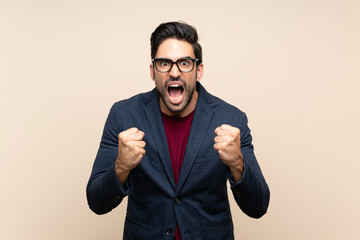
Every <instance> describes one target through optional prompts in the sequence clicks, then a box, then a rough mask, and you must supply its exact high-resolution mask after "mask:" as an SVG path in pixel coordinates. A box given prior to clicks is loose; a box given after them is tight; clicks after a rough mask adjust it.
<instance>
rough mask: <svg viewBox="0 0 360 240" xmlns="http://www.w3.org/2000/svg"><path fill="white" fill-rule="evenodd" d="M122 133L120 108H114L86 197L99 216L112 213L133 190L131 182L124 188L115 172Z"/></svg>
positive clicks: (101, 143) (110, 114) (108, 119)
mask: <svg viewBox="0 0 360 240" xmlns="http://www.w3.org/2000/svg"><path fill="white" fill-rule="evenodd" d="M121 131H122V129H121V121H120V113H119V108H118V107H117V106H116V103H115V104H114V105H113V106H112V108H111V110H110V113H109V115H108V117H107V120H106V123H105V127H104V131H103V135H102V138H101V142H100V147H99V150H98V152H97V155H96V158H95V162H94V165H93V169H92V172H91V176H90V179H89V181H88V184H87V187H86V196H87V201H88V204H89V207H90V209H91V210H92V211H93V212H95V213H97V214H104V213H107V212H110V211H111V210H112V209H113V208H115V207H116V206H118V205H119V204H120V203H121V201H122V199H123V198H124V197H125V196H127V195H128V194H129V192H130V190H131V187H130V185H131V184H130V182H129V181H127V182H126V183H125V185H124V186H123V185H122V184H121V183H120V180H119V178H118V177H117V175H116V172H115V160H116V157H117V155H118V134H119V133H120V132H121Z"/></svg>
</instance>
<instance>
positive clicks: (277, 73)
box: [0, 0, 360, 240]
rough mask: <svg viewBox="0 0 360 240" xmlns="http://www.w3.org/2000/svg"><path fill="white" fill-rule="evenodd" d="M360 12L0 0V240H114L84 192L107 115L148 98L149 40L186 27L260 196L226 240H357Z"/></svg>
mask: <svg viewBox="0 0 360 240" xmlns="http://www.w3.org/2000/svg"><path fill="white" fill-rule="evenodd" d="M359 12H360V1H356V0H354V1H351V0H327V1H325V0H323V1H321V0H303V1H300V0H293V1H291V0H274V1H267V0H253V1H236V0H233V1H230V0H223V1H205V0H197V1H194V0H191V1H188V0H183V1H156V0H152V1H121V0H103V1H95V0H62V1H60V0H59V1H55V0H53V1H49V0H31V1H25V0H23V1H21V0H12V1H10V0H0V97H1V98H0V100H1V102H0V104H1V105H0V123H1V124H0V126H1V129H0V130H1V134H0V150H1V155H0V166H1V167H0V184H1V185H0V186H1V188H0V191H1V193H0V239H4V240H20V239H21V240H23V239H24V240H25V239H26V240H28V239H37V240H47V239H55V240H56V239H87V240H90V239H109V240H110V239H114V240H115V239H122V230H123V229H122V228H123V222H124V217H125V216H124V215H125V207H126V201H124V202H123V203H122V205H121V206H119V207H118V208H116V209H114V210H113V211H112V212H111V213H109V214H106V215H102V216H98V215H95V214H94V213H92V212H91V211H90V209H89V208H88V206H87V202H86V196H85V187H86V184H87V181H88V177H89V175H90V171H91V168H92V164H93V161H94V158H95V155H96V152H97V149H98V146H99V142H100V137H101V134H102V129H103V126H104V122H105V119H106V117H107V114H108V112H109V109H110V107H111V105H112V104H113V103H114V102H115V101H118V100H121V99H125V98H128V97H130V96H132V95H134V94H136V93H140V92H145V91H149V90H151V89H152V88H153V87H154V83H153V82H152V81H151V79H150V76H149V64H150V43H149V38H150V34H151V33H152V31H153V30H154V29H155V28H156V27H157V26H158V25H159V24H160V23H161V22H165V21H173V20H183V21H186V22H188V23H190V24H192V25H194V26H195V27H196V28H197V30H198V32H199V35H200V43H201V44H202V47H203V52H204V65H205V75H204V77H203V79H202V81H201V82H202V84H203V85H204V86H205V88H207V90H208V91H210V92H211V93H213V94H214V95H217V96H218V97H220V98H223V99H224V100H226V101H228V102H230V103H232V104H233V105H235V106H237V107H238V108H240V109H241V110H243V111H245V112H246V113H247V115H248V118H249V126H250V128H251V129H252V135H253V138H254V142H253V143H254V145H255V152H256V156H257V158H258V161H259V163H260V165H261V167H262V170H263V173H264V176H265V178H266V179H267V182H268V184H269V186H270V189H271V201H270V207H269V209H268V213H267V214H266V215H265V216H264V217H263V218H261V219H258V220H255V219H251V218H249V217H247V216H246V215H244V214H243V213H242V212H241V210H240V209H238V208H237V206H236V204H234V200H233V197H232V196H230V201H231V205H232V213H233V218H234V224H235V234H236V239H284V240H285V239H292V240H298V239H299V240H300V239H360V218H359V214H360V206H359V205H360V186H359V185H360V184H359V178H358V175H359V174H358V171H359V169H360V161H359V160H360V159H359V155H360V151H359V149H360V147H359V136H360V107H359V103H360V97H359V96H360V73H359V66H360V57H359V56H360V47H359V46H360V44H359V43H360V33H359V32H360V31H359V30H360V15H359Z"/></svg>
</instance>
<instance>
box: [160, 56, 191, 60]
mask: <svg viewBox="0 0 360 240" xmlns="http://www.w3.org/2000/svg"><path fill="white" fill-rule="evenodd" d="M154 59H169V60H171V61H172V59H171V58H167V57H157V58H154ZM179 59H193V57H190V56H185V57H179V58H178V59H177V60H179ZM177 60H176V61H177Z"/></svg>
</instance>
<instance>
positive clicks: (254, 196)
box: [229, 113, 270, 218]
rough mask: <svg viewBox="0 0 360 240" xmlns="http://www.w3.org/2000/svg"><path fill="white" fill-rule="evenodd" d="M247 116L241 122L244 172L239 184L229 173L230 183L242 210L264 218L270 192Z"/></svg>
mask: <svg viewBox="0 0 360 240" xmlns="http://www.w3.org/2000/svg"><path fill="white" fill-rule="evenodd" d="M247 123H248V120H247V117H246V115H245V114H244V113H243V114H242V119H241V120H240V131H241V152H242V154H243V157H244V172H243V176H242V179H241V180H240V181H239V182H236V183H235V182H234V181H233V179H232V176H231V173H230V171H229V181H230V185H231V190H232V192H233V195H234V198H235V201H236V203H237V204H238V206H239V207H240V209H241V210H242V211H243V212H244V213H245V214H246V215H248V216H250V217H253V218H260V217H262V216H263V215H264V214H265V213H266V211H267V208H268V205H269V201H270V190H269V187H268V185H267V183H266V181H265V178H264V176H263V174H262V172H261V169H260V166H259V164H258V162H257V160H256V157H255V154H254V147H253V145H252V137H251V134H250V129H249V127H248V124H247Z"/></svg>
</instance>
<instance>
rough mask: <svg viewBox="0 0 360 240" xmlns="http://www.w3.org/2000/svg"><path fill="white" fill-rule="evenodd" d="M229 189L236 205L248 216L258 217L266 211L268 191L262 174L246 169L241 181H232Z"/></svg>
mask: <svg viewBox="0 0 360 240" xmlns="http://www.w3.org/2000/svg"><path fill="white" fill-rule="evenodd" d="M234 180H235V178H234ZM231 189H232V191H233V195H234V198H235V201H236V202H237V204H238V206H239V207H240V208H241V210H242V211H243V212H244V213H245V214H247V215H248V216H250V217H253V218H260V217H261V216H263V215H264V214H265V213H266V212H267V208H268V205H269V199H270V191H269V187H268V185H267V183H266V181H265V179H264V178H263V177H262V176H257V175H256V174H255V173H254V172H253V171H252V170H251V169H246V171H245V172H244V175H243V178H242V179H241V181H240V182H236V183H234V184H233V185H232V187H231Z"/></svg>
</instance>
